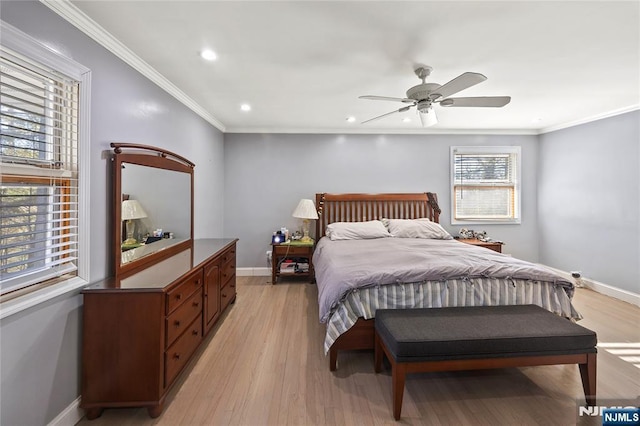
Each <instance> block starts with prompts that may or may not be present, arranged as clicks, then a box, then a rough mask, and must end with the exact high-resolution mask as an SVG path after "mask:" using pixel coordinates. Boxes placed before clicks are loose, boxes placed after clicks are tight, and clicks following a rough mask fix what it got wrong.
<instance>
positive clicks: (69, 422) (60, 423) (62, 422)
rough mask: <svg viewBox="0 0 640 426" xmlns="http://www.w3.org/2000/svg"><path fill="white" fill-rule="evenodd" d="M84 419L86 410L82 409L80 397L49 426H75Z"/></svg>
mask: <svg viewBox="0 0 640 426" xmlns="http://www.w3.org/2000/svg"><path fill="white" fill-rule="evenodd" d="M83 417H84V410H83V409H82V408H80V397H78V398H76V400H75V401H73V402H72V403H71V404H69V406H68V407H67V408H65V409H64V410H63V411H62V413H60V414H58V415H57V416H56V418H55V419H53V420H51V421H50V422H49V424H48V425H47V426H73V425H75V424H76V423H78V422H79V421H80V420H81V419H82V418H83Z"/></svg>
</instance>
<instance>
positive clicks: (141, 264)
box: [111, 142, 195, 278]
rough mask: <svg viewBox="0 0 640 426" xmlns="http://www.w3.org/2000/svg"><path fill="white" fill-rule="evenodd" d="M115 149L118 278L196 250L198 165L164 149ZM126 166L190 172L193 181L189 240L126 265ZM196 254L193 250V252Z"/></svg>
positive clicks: (131, 146) (115, 146)
mask: <svg viewBox="0 0 640 426" xmlns="http://www.w3.org/2000/svg"><path fill="white" fill-rule="evenodd" d="M111 147H112V148H113V157H112V162H113V235H114V236H113V244H114V248H113V251H114V266H115V276H116V277H117V278H122V277H124V276H127V275H130V274H133V273H136V272H139V271H141V270H143V269H146V268H148V267H149V266H152V265H154V264H156V263H158V262H160V261H161V260H164V259H167V258H169V257H171V256H173V255H175V254H177V253H179V252H181V251H183V250H186V249H189V248H193V172H194V170H193V169H194V167H195V164H194V163H192V162H191V161H189V160H187V159H186V158H184V157H182V156H180V155H178V154H175V153H173V152H171V151H167V150H165V149H162V148H158V147H155V146H149V145H140V144H132V143H116V142H112V143H111ZM123 163H129V164H137V165H140V166H147V167H154V168H157V169H163V170H173V171H176V172H181V173H188V174H189V175H190V182H191V188H190V191H191V212H190V219H191V230H190V236H189V239H188V240H186V241H182V242H180V243H177V244H175V245H172V246H169V247H167V248H165V249H163V250H160V251H157V252H154V253H150V254H148V255H146V256H144V257H141V258H139V259H135V260H132V261H131V262H127V263H125V264H122V263H121V261H122V249H121V243H122V165H123ZM192 252H193V251H192Z"/></svg>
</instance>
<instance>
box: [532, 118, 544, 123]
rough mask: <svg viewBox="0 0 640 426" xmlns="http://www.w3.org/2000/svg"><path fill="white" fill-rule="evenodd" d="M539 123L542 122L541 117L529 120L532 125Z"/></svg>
mask: <svg viewBox="0 0 640 426" xmlns="http://www.w3.org/2000/svg"><path fill="white" fill-rule="evenodd" d="M541 121H542V117H535V118H532V119H531V122H532V123H539V122H541Z"/></svg>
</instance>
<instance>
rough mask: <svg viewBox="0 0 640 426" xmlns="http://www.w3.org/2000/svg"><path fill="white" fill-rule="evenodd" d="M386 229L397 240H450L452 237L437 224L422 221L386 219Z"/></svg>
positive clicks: (425, 219) (424, 219)
mask: <svg viewBox="0 0 640 426" xmlns="http://www.w3.org/2000/svg"><path fill="white" fill-rule="evenodd" d="M387 221H388V222H387V228H388V229H389V232H390V233H391V235H393V236H394V237H397V238H428V239H432V240H451V239H452V238H453V237H452V236H451V234H449V233H448V232H447V231H446V230H445V229H444V228H443V227H442V226H440V224H439V223H435V222H431V221H430V220H429V219H427V218H422V219H387Z"/></svg>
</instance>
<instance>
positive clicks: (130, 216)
mask: <svg viewBox="0 0 640 426" xmlns="http://www.w3.org/2000/svg"><path fill="white" fill-rule="evenodd" d="M111 146H112V147H114V156H113V161H114V214H113V217H114V220H115V223H114V230H115V234H116V235H115V239H114V243H115V250H114V251H115V267H116V276H120V275H122V274H126V273H127V272H129V271H133V272H135V271H139V270H141V269H144V268H147V267H149V266H151V265H153V264H155V263H157V262H159V261H160V260H162V259H166V258H167V257H169V256H172V255H174V254H175V253H178V252H179V251H182V250H184V249H185V248H188V247H191V246H192V241H193V167H194V165H193V163H191V162H189V161H188V160H186V159H185V158H183V157H180V156H178V155H177V154H173V153H171V152H169V151H166V150H163V149H160V148H156V147H150V146H146V145H135V144H117V143H112V144H111Z"/></svg>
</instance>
